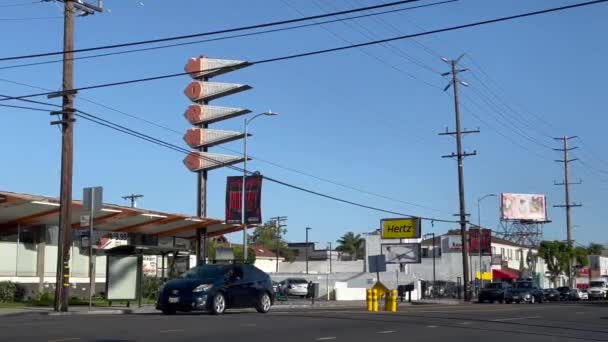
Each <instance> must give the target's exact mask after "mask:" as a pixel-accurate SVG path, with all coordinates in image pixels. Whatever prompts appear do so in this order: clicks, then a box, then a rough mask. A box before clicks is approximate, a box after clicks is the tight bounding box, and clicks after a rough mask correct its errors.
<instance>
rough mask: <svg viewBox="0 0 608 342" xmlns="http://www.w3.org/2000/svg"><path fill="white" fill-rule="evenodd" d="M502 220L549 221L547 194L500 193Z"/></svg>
mask: <svg viewBox="0 0 608 342" xmlns="http://www.w3.org/2000/svg"><path fill="white" fill-rule="evenodd" d="M500 203H501V204H500V218H501V220H522V221H538V222H544V221H547V203H546V198H545V195H534V194H507V193H502V194H500Z"/></svg>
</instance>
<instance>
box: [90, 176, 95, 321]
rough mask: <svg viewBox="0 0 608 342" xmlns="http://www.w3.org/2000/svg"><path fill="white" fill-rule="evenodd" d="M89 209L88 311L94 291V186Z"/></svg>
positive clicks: (91, 306)
mask: <svg viewBox="0 0 608 342" xmlns="http://www.w3.org/2000/svg"><path fill="white" fill-rule="evenodd" d="M90 194H91V197H90V200H91V211H90V215H89V311H91V310H92V308H93V293H94V292H95V263H94V262H93V216H94V215H95V206H96V204H95V188H91V192H90Z"/></svg>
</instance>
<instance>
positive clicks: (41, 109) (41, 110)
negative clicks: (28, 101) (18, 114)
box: [0, 103, 49, 112]
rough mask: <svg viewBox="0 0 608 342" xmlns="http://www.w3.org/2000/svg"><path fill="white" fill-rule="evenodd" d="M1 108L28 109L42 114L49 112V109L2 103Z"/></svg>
mask: <svg viewBox="0 0 608 342" xmlns="http://www.w3.org/2000/svg"><path fill="white" fill-rule="evenodd" d="M0 107H8V108H17V109H28V110H36V111H40V112H48V111H49V110H48V109H43V108H35V107H25V106H16V105H8V104H2V103H0Z"/></svg>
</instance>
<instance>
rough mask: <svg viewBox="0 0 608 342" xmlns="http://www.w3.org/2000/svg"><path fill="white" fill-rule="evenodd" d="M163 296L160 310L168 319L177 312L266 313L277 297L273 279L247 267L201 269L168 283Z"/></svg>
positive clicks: (206, 267)
mask: <svg viewBox="0 0 608 342" xmlns="http://www.w3.org/2000/svg"><path fill="white" fill-rule="evenodd" d="M159 292H160V293H159V296H158V301H157V303H156V309H157V310H161V311H162V312H163V313H164V314H167V315H169V314H174V313H175V312H177V311H184V312H189V311H209V312H211V313H214V314H222V313H224V311H225V310H226V309H231V308H255V309H257V311H258V312H260V313H266V312H268V311H269V310H270V307H271V306H272V304H273V302H274V295H275V294H274V291H273V288H272V281H271V280H270V277H269V276H268V275H267V274H266V273H264V272H262V271H260V270H259V269H258V268H256V267H255V266H253V265H247V264H242V265H232V264H231V265H204V266H198V267H195V268H192V269H190V270H189V271H187V272H186V273H184V274H183V275H182V276H181V278H180V279H174V280H171V281H169V282H167V283H166V284H165V285H163V286H162V287H161V289H160V291H159Z"/></svg>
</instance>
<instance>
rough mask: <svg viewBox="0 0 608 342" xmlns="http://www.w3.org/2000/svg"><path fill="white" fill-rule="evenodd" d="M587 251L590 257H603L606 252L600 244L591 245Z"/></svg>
mask: <svg viewBox="0 0 608 342" xmlns="http://www.w3.org/2000/svg"><path fill="white" fill-rule="evenodd" d="M587 251H588V253H589V255H602V252H603V251H604V246H603V245H600V244H599V243H590V244H589V247H588V248H587Z"/></svg>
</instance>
